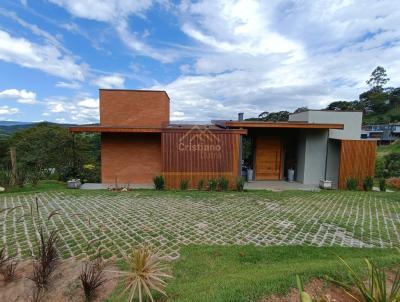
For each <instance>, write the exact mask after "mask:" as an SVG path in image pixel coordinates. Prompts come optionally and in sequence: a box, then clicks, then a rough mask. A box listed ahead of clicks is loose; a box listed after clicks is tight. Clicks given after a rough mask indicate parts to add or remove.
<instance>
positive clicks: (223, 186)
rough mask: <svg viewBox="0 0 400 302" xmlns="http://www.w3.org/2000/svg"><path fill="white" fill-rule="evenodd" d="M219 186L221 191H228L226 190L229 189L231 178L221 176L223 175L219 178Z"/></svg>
mask: <svg viewBox="0 0 400 302" xmlns="http://www.w3.org/2000/svg"><path fill="white" fill-rule="evenodd" d="M218 187H219V189H220V190H221V191H226V190H228V187H229V180H228V179H226V178H225V177H223V176H221V177H220V178H219V179H218Z"/></svg>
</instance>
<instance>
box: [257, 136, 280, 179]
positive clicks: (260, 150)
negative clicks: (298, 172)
mask: <svg viewBox="0 0 400 302" xmlns="http://www.w3.org/2000/svg"><path fill="white" fill-rule="evenodd" d="M255 170H256V175H255V176H256V180H279V179H281V170H282V139H281V138H279V137H267V136H258V137H257V138H256V165H255Z"/></svg>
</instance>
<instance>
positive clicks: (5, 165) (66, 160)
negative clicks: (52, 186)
mask: <svg viewBox="0 0 400 302" xmlns="http://www.w3.org/2000/svg"><path fill="white" fill-rule="evenodd" d="M11 148H15V151H16V152H15V153H16V163H17V164H16V170H17V175H15V179H14V180H15V182H16V183H15V184H14V185H19V186H23V185H24V184H25V183H31V184H33V185H35V184H36V183H37V182H38V181H39V180H40V179H57V180H61V181H66V180H68V179H71V178H81V179H82V180H83V181H90V182H98V181H99V178H100V136H99V135H98V134H72V133H70V132H69V131H68V129H66V128H64V127H60V126H57V125H54V124H49V123H39V124H37V125H35V126H34V127H31V128H28V129H24V130H19V131H17V132H15V133H13V134H12V135H10V136H0V186H3V187H8V186H10V185H12V183H11V182H12V178H13V175H12V169H11V168H12V167H11V165H12V164H11V154H10V149H11Z"/></svg>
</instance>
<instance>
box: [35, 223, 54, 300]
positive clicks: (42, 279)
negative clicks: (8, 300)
mask: <svg viewBox="0 0 400 302" xmlns="http://www.w3.org/2000/svg"><path fill="white" fill-rule="evenodd" d="M39 238H40V241H39V244H38V253H37V255H36V260H35V262H34V263H33V273H32V276H31V277H30V278H29V279H31V280H32V281H33V282H34V283H35V286H36V288H37V289H38V293H40V292H41V291H42V290H43V289H46V288H47V286H48V284H49V279H50V277H51V275H52V274H53V272H54V271H55V269H56V267H57V264H58V259H59V255H58V251H57V244H58V242H59V236H58V232H57V231H56V230H53V231H51V232H50V234H49V235H48V236H47V235H46V234H45V231H44V230H43V228H40V230H39ZM38 295H39V294H38Z"/></svg>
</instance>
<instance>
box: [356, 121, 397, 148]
mask: <svg viewBox="0 0 400 302" xmlns="http://www.w3.org/2000/svg"><path fill="white" fill-rule="evenodd" d="M361 137H362V138H372V139H376V140H378V144H382V145H384V144H390V143H392V142H393V141H396V140H399V139H400V124H380V125H366V126H364V127H363V133H362V135H361Z"/></svg>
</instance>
